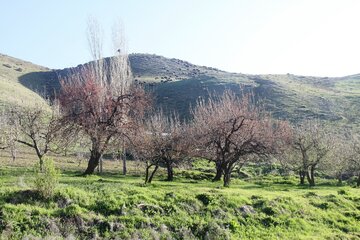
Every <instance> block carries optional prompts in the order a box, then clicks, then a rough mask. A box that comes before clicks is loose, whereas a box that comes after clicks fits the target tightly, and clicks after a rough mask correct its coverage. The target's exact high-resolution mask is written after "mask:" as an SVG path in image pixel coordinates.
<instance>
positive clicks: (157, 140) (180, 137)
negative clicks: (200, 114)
mask: <svg viewBox="0 0 360 240" xmlns="http://www.w3.org/2000/svg"><path fill="white" fill-rule="evenodd" d="M141 129H142V130H141V131H139V132H137V134H136V135H134V136H133V137H132V141H131V143H132V150H133V152H134V155H135V156H136V157H137V158H138V159H139V160H142V161H143V162H144V163H145V164H146V170H145V183H151V181H152V179H153V177H154V175H155V173H156V171H157V170H158V168H159V167H164V168H166V170H167V179H166V180H167V181H172V180H173V178H174V170H173V168H174V167H176V166H179V165H181V164H184V163H185V162H186V160H188V159H189V158H188V150H189V145H190V144H191V143H190V142H189V141H188V139H187V135H186V129H187V128H186V125H185V124H184V123H181V122H180V121H179V120H178V118H177V117H175V116H173V117H167V116H165V115H164V114H163V113H162V112H159V113H156V114H154V115H152V116H150V117H149V118H148V119H146V120H145V121H144V123H143V125H142V128H141ZM152 167H153V170H152V172H151V173H150V172H149V171H150V169H151V168H152Z"/></svg>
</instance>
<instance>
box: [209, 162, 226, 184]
mask: <svg viewBox="0 0 360 240" xmlns="http://www.w3.org/2000/svg"><path fill="white" fill-rule="evenodd" d="M222 171H223V168H222V165H221V163H219V162H216V175H215V177H214V178H213V180H212V181H213V182H216V181H220V180H221V177H222Z"/></svg>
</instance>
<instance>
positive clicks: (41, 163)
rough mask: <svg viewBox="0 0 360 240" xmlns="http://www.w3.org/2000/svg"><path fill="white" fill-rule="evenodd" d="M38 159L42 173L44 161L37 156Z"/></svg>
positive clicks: (41, 157)
mask: <svg viewBox="0 0 360 240" xmlns="http://www.w3.org/2000/svg"><path fill="white" fill-rule="evenodd" d="M38 157H39V163H40V172H43V171H44V159H43V156H41V155H40V156H38Z"/></svg>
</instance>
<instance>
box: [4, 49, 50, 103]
mask: <svg viewBox="0 0 360 240" xmlns="http://www.w3.org/2000/svg"><path fill="white" fill-rule="evenodd" d="M49 71H50V70H49V69H48V68H45V67H41V66H38V65H35V64H32V63H30V62H26V61H23V60H20V59H16V58H13V57H9V56H6V55H3V54H0V109H2V108H3V107H5V106H25V107H29V106H33V105H34V104H43V105H45V104H46V103H45V101H44V99H43V98H42V97H40V95H39V94H37V93H36V92H34V88H32V86H31V84H29V85H26V84H24V82H23V81H24V77H23V76H26V77H25V79H27V80H26V81H27V82H28V83H30V82H38V78H34V79H32V78H31V75H32V73H34V72H36V73H38V74H36V75H37V76H38V75H41V74H42V73H44V74H45V75H44V76H46V77H47V76H48V75H47V74H46V73H47V72H49ZM38 93H40V92H39V91H38Z"/></svg>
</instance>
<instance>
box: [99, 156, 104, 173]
mask: <svg viewBox="0 0 360 240" xmlns="http://www.w3.org/2000/svg"><path fill="white" fill-rule="evenodd" d="M98 172H99V174H101V173H102V172H103V158H102V157H100V159H99V167H98Z"/></svg>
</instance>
